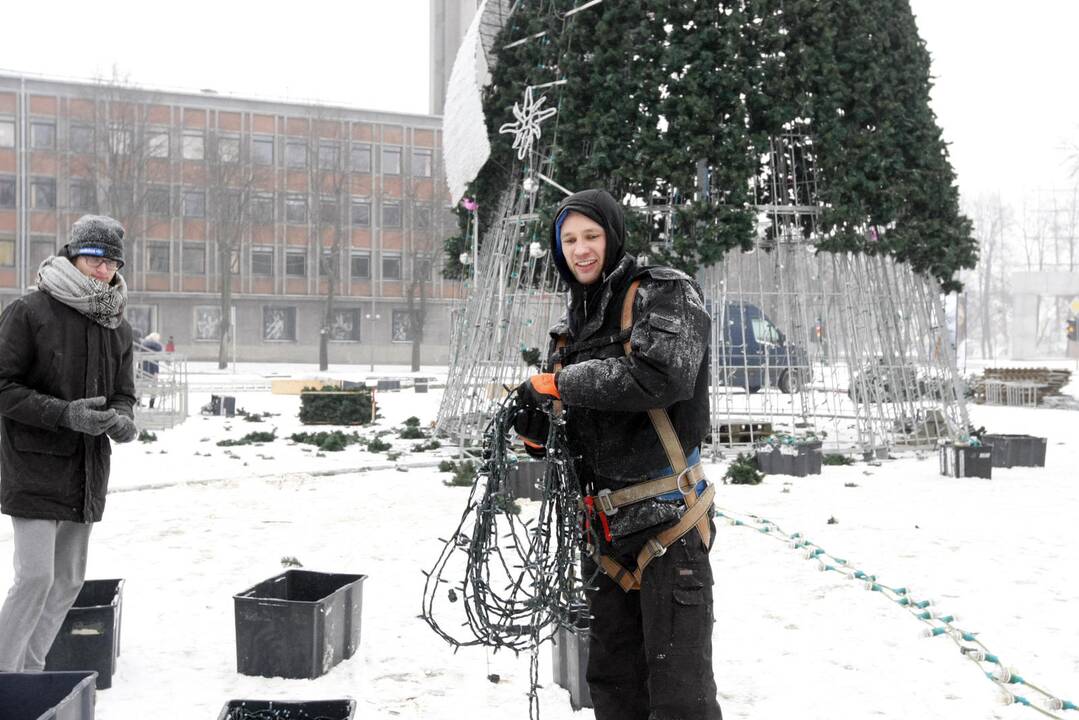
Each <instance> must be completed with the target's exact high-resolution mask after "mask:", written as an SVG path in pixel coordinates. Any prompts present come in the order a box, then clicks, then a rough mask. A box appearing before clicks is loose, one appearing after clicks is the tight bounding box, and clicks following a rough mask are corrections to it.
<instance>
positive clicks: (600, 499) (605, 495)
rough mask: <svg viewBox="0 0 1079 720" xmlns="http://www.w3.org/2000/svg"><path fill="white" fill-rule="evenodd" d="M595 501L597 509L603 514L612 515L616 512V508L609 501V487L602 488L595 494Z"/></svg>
mask: <svg viewBox="0 0 1079 720" xmlns="http://www.w3.org/2000/svg"><path fill="white" fill-rule="evenodd" d="M595 497H596V502H597V504H598V505H599V510H600V512H602V513H603V514H604V515H614V514H615V513H616V512H618V508H616V507H615V506H614V503H612V502H611V489H610V488H603V489H602V490H600V491H599V492H598V493H596V495H595Z"/></svg>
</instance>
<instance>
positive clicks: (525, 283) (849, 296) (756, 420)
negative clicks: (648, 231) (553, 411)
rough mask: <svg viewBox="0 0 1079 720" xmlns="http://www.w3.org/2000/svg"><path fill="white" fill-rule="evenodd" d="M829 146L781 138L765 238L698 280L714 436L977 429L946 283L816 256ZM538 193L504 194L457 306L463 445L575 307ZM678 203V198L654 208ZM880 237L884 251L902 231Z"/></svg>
mask: <svg viewBox="0 0 1079 720" xmlns="http://www.w3.org/2000/svg"><path fill="white" fill-rule="evenodd" d="M813 154H814V148H813V147H812V142H811V141H810V140H809V139H808V138H807V137H806V136H804V135H800V134H797V133H791V134H788V135H784V136H781V137H777V138H775V139H774V140H773V143H772V148H771V153H770V154H769V156H768V157H767V158H766V159H764V160H763V161H762V164H761V168H760V172H759V175H758V177H756V178H754V187H755V189H756V193H757V202H756V208H757V210H758V231H759V232H758V239H757V242H756V244H755V247H754V248H753V249H752V250H750V251H748V252H740V251H738V250H732V251H730V252H728V253H727V255H726V256H725V257H724V259H723V261H722V262H720V263H718V264H716V265H714V266H712V267H708V268H705V269H703V270H702V271H701V272H699V273H698V281H699V282H700V284H701V287H702V289H703V290H704V293H705V300H706V303H707V306H708V309H709V312H710V314H711V316H712V335H711V388H710V393H711V413H712V417H711V435H710V437H709V438H708V439H707V441H706V444H710V445H711V447H712V449H713V450H718V449H720V448H725V447H726V448H733V447H739V446H746V445H753V444H757V443H760V442H764V441H768V440H769V438H771V439H772V441H773V442H775V440H777V439H781V440H782V442H781V443H780V444H781V445H783V444H797V443H798V441H799V440H800V439H805V440H807V441H812V442H816V441H821V443H822V445H823V448H824V449H825V450H828V451H832V452H861V453H873V454H878V455H879V454H883V453H885V452H887V450H888V449H890V448H903V447H905V448H918V447H921V448H926V447H930V446H933V445H936V444H938V443H939V442H941V441H943V440H949V441H956V440H958V439H960V438H962V437H965V435H966V434H967V432H968V426H969V422H968V417H967V412H966V405H965V401H964V385H963V382H962V379H961V378H960V376H959V374H958V371H957V369H956V361H955V353H954V348H953V342H952V339H951V337H950V333H949V330H948V320H947V318H946V316H945V312H944V306H943V298H942V295H941V291H940V287H939V285H938V284H937V282H936V281H935V280H933V279H932V278H930V277H928V276H925V275H922V274H919V273H915V272H914V271H913V270H912V269H911V268H910V267H909V266H908V265H906V264H904V263H901V262H897V261H895V260H894V259H892V258H891V257H889V256H886V255H884V254H882V253H868V254H867V253H857V254H850V253H845V254H834V253H828V252H820V251H818V250H817V249H816V247H815V246H814V244H813V243H814V242H815V241H817V240H819V239H820V238H821V233H820V231H819V230H818V229H817V218H818V215H819V212H820V209H821V206H820V204H819V202H818V200H817V192H816V190H817V185H816V177H815V170H814V168H813ZM537 156H538V153H537V152H536V151H535V150H533V149H532V148H529V152H528V154H527V156H526V157H527V158H528V160H527V163H525V164H524V165H523V166H522V170H521V180H522V181H524V180H525V179H527V178H535V177H540V178H542V179H545V180H546V176H542V175H539V173H537V172H534V171H533V165H535V164H536V158H537ZM552 184H553V183H552ZM531 187H534V185H532V186H531ZM704 192H705V193H707V187H705V189H704ZM534 198H535V194H534V193H532V192H528V191H525V190H524V189H523V188H522V185H521V184H520V183H519V184H517V185H516V187H514V188H511V189H510V190H508V191H507V192H506V194H505V195H504V196H503V197H502V198H501V200H500V202H501V207H500V211H499V213H498V214H497V217H498V218H500V220H498V221H497V223H496V226H495V227H492V228H490V229H488V230H487V232H486V234H485V236H484V242H483V244H482V247H481V250H480V257H479V258H478V262H479V266H478V270H477V273H476V275H475V277H476V280H475V282H474V284H473V286H472V287H471V288H470V292H469V295H468V298H467V300H466V302H465V305H464V306H463V307H462V308H460V309H458V310H457V311H456V312H455V319H454V328H453V336H452V340H451V355H450V371H449V378H448V382H447V386H446V392H445V395H444V396H443V401H442V406H441V407H440V410H439V417H438V421H437V426H438V430H439V432H440V433H442V434H444V435H447V436H449V437H451V438H453V439H454V440H455V441H457V442H458V443H459V444H460V445H462V446H467V445H473V446H475V445H478V444H479V443H480V441H481V437H482V433H483V429H484V427H485V426H486V424H487V422H488V420H489V419H490V418H491V417H492V416H493V414H494V411H495V409H496V407H497V405H498V403H499V401H500V400H501V399H502V397H503V396H504V394H505V392H506V391H507V389H508V388H512V387H513V386H514V385H516V384H517V383H519V382H521V381H522V380H523V379H524V378H525V377H526V376H527V375H528V374H530V373H531V372H535V370H534V369H531V368H529V367H528V366H527V365H526V363H525V362H524V360H523V359H522V351H524V350H527V349H531V348H536V349H538V350H539V352H540V354H541V357H542V356H543V355H544V354H545V353H546V348H547V345H548V335H547V329H548V328H549V327H550V326H551V325H553V324H554V323H555V322H556V321H557V320H558V318H559V317H561V315H562V314H563V313H564V306H565V299H564V296H563V294H562V292H563V290H564V288H561V287H560V286H559V282H558V279H557V273H556V272H555V270H554V268H553V265H552V261H551V257H550V253H549V252H547V253H543V254H540V253H537V252H536V250H535V246H533V243H536V242H538V243H540V245H541V246H543V247H545V246H546V240H547V238H546V231H547V229H546V227H541V224H540V222H539V217H538V213H537V212H536V211H537V208H535V207H534ZM479 200H480V202H483V201H484V199H483V198H480V199H479ZM487 201H488V202H490V201H491V199H487ZM668 211H669V212H673V213H677V212H678V209H677V206H675V207H671V208H649V209H648V212H668ZM865 232H866V235H867V239H868V244H869V245H872V243H873V242H876V241H877V240H879V237H880V234H881V233H884V232H886V229H885V228H876V227H870V228H866V230H865ZM667 242H668V243H670V242H672V239H671V238H670V235H669V234H668V236H667Z"/></svg>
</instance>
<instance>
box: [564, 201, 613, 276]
mask: <svg viewBox="0 0 1079 720" xmlns="http://www.w3.org/2000/svg"><path fill="white" fill-rule="evenodd" d="M570 210H572V211H574V212H579V213H581V214H582V215H584V216H586V217H588V218H591V219H592V220H594V221H596V222H597V223H599V225H600V227H602V228H603V232H604V234H605V235H606V236H607V249H606V255H605V257H604V259H603V277H604V278H606V277H607V275H609V274H610V272H611V271H612V270H614V269H615V267H617V266H618V263H619V261H620V260H621V259H622V256H623V255H624V254H625V249H624V248H625V241H626V219H625V215H624V214H623V212H622V206H621V205H619V204H618V201H617V200H615V199H614V198H613V197H611V195H610V193H608V192H607V191H606V190H599V189H594V190H582V191H581V192H579V193H574V194H572V195H570V196H569V197H568V198H566V199H565V200H563V201H562V204H561V205H559V206H558V210H557V211H556V212H555V215H554V222H553V223H552V224H551V252H552V253H554V264H555V267H557V268H558V274H559V275H561V276H562V279H563V280H564V281H565V282H566V284H567V285H569V286H570V287H573V286H574V285H579V283H578V282H577V279H576V278H575V277H573V273H572V272H571V271H570V269H569V265H568V264H567V263H566V258H565V256H563V255H562V242H561V240H560V237H559V236H560V230H561V227H562V220H563V219H565V214H566V212H568V211H570Z"/></svg>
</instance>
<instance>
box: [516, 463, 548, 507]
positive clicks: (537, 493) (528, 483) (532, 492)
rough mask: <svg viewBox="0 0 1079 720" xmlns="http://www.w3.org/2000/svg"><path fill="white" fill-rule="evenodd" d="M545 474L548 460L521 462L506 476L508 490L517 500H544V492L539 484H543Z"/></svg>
mask: <svg viewBox="0 0 1079 720" xmlns="http://www.w3.org/2000/svg"><path fill="white" fill-rule="evenodd" d="M545 472H547V461H546V460H519V461H518V462H517V464H516V465H513V466H512V467H511V468H510V471H509V472H508V473H507V474H506V490H507V492H509V494H510V496H511V497H513V498H515V499H516V498H519V499H521V500H542V499H543V492H542V490H541V489H540V488H539V487H537V484H542V483H543V474H544V473H545Z"/></svg>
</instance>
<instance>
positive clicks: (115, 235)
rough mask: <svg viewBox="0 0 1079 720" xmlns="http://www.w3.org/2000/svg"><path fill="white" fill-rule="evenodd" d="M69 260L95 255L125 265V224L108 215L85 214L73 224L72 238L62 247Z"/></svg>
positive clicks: (121, 265) (61, 252)
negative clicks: (80, 256)
mask: <svg viewBox="0 0 1079 720" xmlns="http://www.w3.org/2000/svg"><path fill="white" fill-rule="evenodd" d="M60 254H61V255H63V256H65V257H67V258H68V259H69V260H72V261H73V260H74V259H75V258H76V257H78V256H79V255H93V256H96V257H103V258H106V259H108V260H115V261H116V262H118V263H120V267H123V266H124V226H123V225H121V224H120V223H118V222H116V221H115V220H113V219H112V218H111V217H109V216H108V215H83V216H82V217H81V218H79V219H78V220H76V221H75V224H74V225H72V226H71V240H70V241H69V242H68V244H67V245H64V246H63V247H62V248H60Z"/></svg>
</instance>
